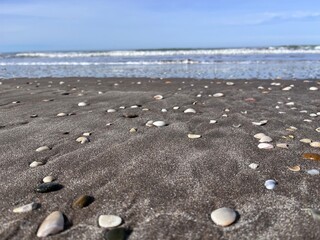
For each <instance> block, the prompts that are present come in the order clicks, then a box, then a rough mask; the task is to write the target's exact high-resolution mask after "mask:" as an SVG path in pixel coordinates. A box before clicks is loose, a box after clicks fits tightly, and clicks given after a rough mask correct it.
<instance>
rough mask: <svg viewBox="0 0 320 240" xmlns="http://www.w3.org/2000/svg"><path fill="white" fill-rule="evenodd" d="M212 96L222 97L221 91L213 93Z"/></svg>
mask: <svg viewBox="0 0 320 240" xmlns="http://www.w3.org/2000/svg"><path fill="white" fill-rule="evenodd" d="M212 96H213V97H223V96H224V94H223V93H215V94H213V95H212Z"/></svg>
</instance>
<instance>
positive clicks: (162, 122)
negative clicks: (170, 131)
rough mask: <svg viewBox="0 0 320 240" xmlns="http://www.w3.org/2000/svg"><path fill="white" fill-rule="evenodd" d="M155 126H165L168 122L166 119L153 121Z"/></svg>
mask: <svg viewBox="0 0 320 240" xmlns="http://www.w3.org/2000/svg"><path fill="white" fill-rule="evenodd" d="M152 124H153V125H154V126H156V127H163V126H165V125H166V123H165V122H164V121H155V122H153V123H152Z"/></svg>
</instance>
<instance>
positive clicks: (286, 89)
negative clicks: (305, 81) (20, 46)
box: [282, 86, 292, 91]
mask: <svg viewBox="0 0 320 240" xmlns="http://www.w3.org/2000/svg"><path fill="white" fill-rule="evenodd" d="M291 89H292V87H290V86H289V87H285V88H282V91H289V90H291Z"/></svg>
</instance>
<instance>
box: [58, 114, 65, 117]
mask: <svg viewBox="0 0 320 240" xmlns="http://www.w3.org/2000/svg"><path fill="white" fill-rule="evenodd" d="M64 116H67V114H66V113H58V114H57V117H64Z"/></svg>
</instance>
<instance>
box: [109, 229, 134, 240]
mask: <svg viewBox="0 0 320 240" xmlns="http://www.w3.org/2000/svg"><path fill="white" fill-rule="evenodd" d="M129 234H130V233H129V231H128V230H127V229H125V228H115V229H111V230H109V231H107V232H105V234H104V239H106V240H126V239H127V237H128V236H129Z"/></svg>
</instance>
